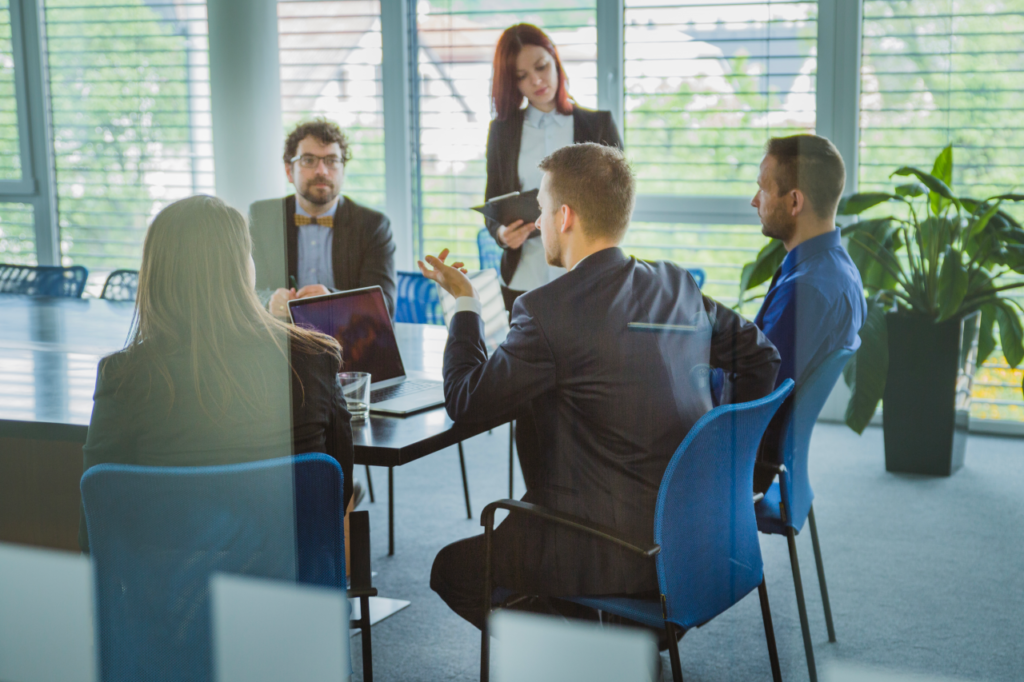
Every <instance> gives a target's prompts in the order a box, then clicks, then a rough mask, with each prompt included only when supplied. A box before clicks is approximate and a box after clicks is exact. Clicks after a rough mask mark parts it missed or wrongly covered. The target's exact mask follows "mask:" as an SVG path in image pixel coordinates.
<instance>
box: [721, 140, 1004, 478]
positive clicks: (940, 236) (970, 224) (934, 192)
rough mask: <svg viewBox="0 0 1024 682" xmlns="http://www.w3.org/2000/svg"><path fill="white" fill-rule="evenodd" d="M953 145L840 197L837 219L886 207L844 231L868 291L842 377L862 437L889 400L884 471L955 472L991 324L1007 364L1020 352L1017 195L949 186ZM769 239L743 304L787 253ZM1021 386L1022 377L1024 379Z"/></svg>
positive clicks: (747, 280)
mask: <svg viewBox="0 0 1024 682" xmlns="http://www.w3.org/2000/svg"><path fill="white" fill-rule="evenodd" d="M952 176H953V149H952V147H951V146H950V147H946V148H945V149H943V150H942V152H941V153H940V154H939V156H938V157H937V158H936V159H935V164H934V167H933V168H932V172H931V173H925V172H923V171H921V170H918V169H917V168H911V167H909V166H904V167H902V168H900V169H898V170H896V171H894V172H893V173H892V175H890V177H899V178H908V179H910V180H911V182H910V183H907V184H900V185H898V186H896V187H895V188H894V191H893V192H892V193H891V194H890V193H885V192H863V193H858V194H853V195H850V196H847V197H845V198H844V199H843V201H842V202H841V203H840V206H839V214H840V215H852V216H859V215H860V214H862V213H863V212H865V211H867V210H868V209H871V208H875V207H879V208H881V207H886V206H887V207H892V208H894V209H895V210H893V211H892V214H891V215H886V216H883V217H876V218H871V219H867V220H859V221H858V222H856V223H853V224H852V225H849V226H847V227H844V228H842V233H843V236H844V237H848V238H849V241H848V246H847V249H848V251H849V253H850V257H851V258H852V259H853V261H854V263H856V265H857V268H858V269H859V270H860V275H861V279H862V280H863V282H864V288H865V289H866V291H867V297H868V298H867V303H868V314H867V318H866V320H865V322H864V326H863V327H862V328H861V330H860V338H861V347H860V349H859V350H858V351H857V353H856V355H854V357H853V359H852V360H851V361H850V363H849V365H848V366H847V367H846V370H845V372H844V376H845V378H846V383H847V384H848V385H849V386H850V388H851V389H852V396H851V398H850V402H849V405H848V406H847V409H846V423H847V425H849V426H850V428H852V429H853V430H854V431H856V432H857V433H861V432H862V431H863V430H864V428H865V427H866V426H867V425H868V423H869V422H870V420H871V417H872V416H873V415H874V413H875V410H876V408H877V407H878V402H879V400H883V401H884V406H885V419H884V430H885V462H886V469H887V470H889V471H907V472H915V473H925V474H936V475H947V476H948V475H950V474H952V473H953V472H954V471H956V470H957V469H958V468H960V466H961V465H962V464H963V456H964V447H965V445H966V432H967V419H968V414H967V413H968V410H969V408H970V393H971V383H972V380H973V373H974V369H975V368H976V367H978V366H980V365H981V364H982V363H984V362H985V360H986V359H987V358H988V356H989V355H990V354H991V353H992V351H993V350H994V349H995V345H996V344H995V333H996V329H998V333H999V338H1000V341H1001V343H1002V348H1003V354H1004V355H1005V357H1006V360H1007V362H1008V363H1009V365H1010V366H1011V367H1014V368H1015V367H1017V365H1019V364H1020V363H1021V361H1022V360H1024V329H1022V324H1021V318H1020V313H1021V312H1022V311H1024V307H1022V306H1021V305H1020V303H1019V302H1017V301H1015V300H1014V299H1012V298H1008V297H1007V296H1006V293H1007V292H1009V291H1011V290H1013V289H1018V288H1021V287H1024V280H1021V279H1020V278H1018V277H1016V275H1024V228H1022V227H1021V225H1020V223H1018V222H1017V221H1016V220H1015V219H1014V218H1013V217H1012V216H1010V215H1009V214H1007V213H1006V212H1005V211H1003V210H1002V208H1001V207H1002V204H1003V203H1004V202H1018V201H1024V194H1003V195H999V196H993V197H989V198H987V199H983V200H977V199H972V198H967V197H957V196H956V195H954V194H953V190H952V189H951V185H952ZM785 255H786V253H785V249H784V248H783V246H782V244H781V242H778V241H772V242H771V243H769V244H768V245H767V246H765V247H764V248H763V249H762V250H761V251H760V253H758V255H757V258H756V259H755V260H754V261H753V262H751V263H748V264H747V265H745V266H744V268H743V274H742V277H741V282H740V301H741V302H743V301H744V298H743V294H744V293H745V292H746V291H748V290H749V289H751V288H753V287H756V286H758V285H759V284H761V283H763V282H765V281H767V280H768V279H770V278H771V276H772V275H773V273H774V272H775V270H776V269H777V268H778V266H779V265H780V264H781V263H782V259H783V258H784V257H785ZM1021 390H1022V392H1024V385H1022V386H1021Z"/></svg>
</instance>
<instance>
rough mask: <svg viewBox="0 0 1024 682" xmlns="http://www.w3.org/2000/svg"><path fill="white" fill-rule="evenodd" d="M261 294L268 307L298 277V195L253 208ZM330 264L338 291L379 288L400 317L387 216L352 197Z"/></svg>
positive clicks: (339, 220) (341, 210) (338, 219)
mask: <svg viewBox="0 0 1024 682" xmlns="http://www.w3.org/2000/svg"><path fill="white" fill-rule="evenodd" d="M249 232H250V233H251V234H252V258H253V261H254V262H255V263H256V291H258V292H259V293H260V298H261V299H262V300H263V302H264V304H266V302H267V300H269V298H270V294H271V293H273V291H274V290H275V289H279V288H285V289H287V288H288V287H289V286H290V284H289V276H294V277H296V278H297V277H298V270H299V230H298V228H297V227H296V226H295V195H294V194H292V195H289V196H287V197H285V198H284V199H267V200H265V201H257V202H256V203H254V204H253V205H252V206H250V207H249ZM332 241H333V246H332V249H331V261H332V266H333V269H334V286H333V287H331V288H333V289H335V290H337V291H345V290H347V289H359V288H361V287H371V286H379V287H380V288H381V289H383V290H384V300H385V301H386V302H387V305H388V310H389V311H390V312H391V316H392V317H394V315H395V294H396V291H397V286H398V285H397V280H396V275H395V241H394V239H392V237H391V221H389V220H388V218H387V216H385V215H384V214H383V213H379V212H377V211H374V210H373V209H370V208H366V207H365V206H360V205H359V204H357V203H356V202H354V201H352V199H350V198H349V197H345V200H344V201H342V202H341V205H340V206H339V207H338V210H337V212H336V213H335V214H334V238H333V240H332Z"/></svg>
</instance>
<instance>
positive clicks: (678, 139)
mask: <svg viewBox="0 0 1024 682" xmlns="http://www.w3.org/2000/svg"><path fill="white" fill-rule="evenodd" d="M624 20H625V31H624V36H625V64H624V79H623V84H624V88H625V111H626V114H625V133H626V151H627V154H628V155H629V157H630V159H631V161H632V162H633V165H634V168H635V170H636V173H637V181H638V191H639V193H640V194H641V195H673V196H686V197H700V198H702V199H703V201H702V204H703V205H704V206H705V207H706V208H707V209H709V211H710V212H711V213H714V212H715V211H716V210H721V209H725V205H726V204H727V203H728V211H729V213H730V216H729V217H728V218H726V217H725V216H723V219H722V220H720V221H719V222H722V223H726V224H718V225H716V224H709V223H707V222H705V223H704V224H683V223H686V222H687V220H688V218H690V220H691V221H692V217H690V216H688V214H689V213H690V211H689V210H688V208H686V207H677V208H676V210H675V215H674V217H669V218H665V220H667V222H634V223H633V225H632V226H631V227H630V231H629V233H628V234H627V238H626V244H625V246H626V248H627V250H628V251H629V252H630V253H632V254H634V255H636V256H638V257H641V258H668V259H671V260H673V261H676V262H678V263H679V264H681V265H684V266H686V267H691V268H694V267H696V268H702V269H704V270H705V273H706V275H707V280H706V283H705V286H704V291H705V292H706V293H708V294H709V295H711V296H713V297H715V298H717V299H719V300H721V301H722V302H724V303H729V304H732V303H735V302H736V294H737V291H738V288H739V279H740V273H741V271H742V268H743V264H744V263H746V262H749V261H750V260H752V259H753V258H754V256H755V255H756V254H757V252H758V250H759V249H760V248H761V247H762V246H763V245H764V243H765V239H764V237H762V236H761V233H760V229H759V223H758V219H757V214H756V212H755V210H754V209H753V208H750V209H749V212H747V211H746V209H745V202H746V200H747V199H748V198H750V197H753V195H754V191H755V190H756V187H757V184H756V183H757V172H758V165H759V164H760V163H761V158H762V155H763V151H762V150H763V148H764V143H765V142H766V141H767V140H768V138H769V137H773V136H781V135H793V134H797V133H803V132H814V128H815V111H816V106H815V86H816V76H817V71H816V69H817V59H816V56H815V55H816V49H815V45H816V42H817V2H814V1H801V0H797V1H794V2H763V1H762V2H712V1H709V0H703V1H701V0H688V1H684V2H679V1H678V0H676V1H675V2H671V3H664V2H658V1H657V0H653V1H652V0H626V2H625V11H624ZM715 197H727V198H728V199H727V200H726V201H715V200H714V199H713V198H715ZM650 199H651V198H650V197H648V198H645V197H643V196H641V198H640V200H639V202H638V208H643V207H644V206H645V200H646V202H647V203H648V204H649V202H650ZM723 212H724V211H723ZM737 212H738V213H739V216H738V217H737ZM669 213H672V211H669ZM638 214H639V215H640V217H641V218H642V217H643V211H638ZM744 218H745V220H744V221H743V222H744V223H745V224H741V225H734V224H728V223H729V222H731V221H735V220H742V219H744ZM755 293H756V292H755ZM745 312H747V313H750V311H745Z"/></svg>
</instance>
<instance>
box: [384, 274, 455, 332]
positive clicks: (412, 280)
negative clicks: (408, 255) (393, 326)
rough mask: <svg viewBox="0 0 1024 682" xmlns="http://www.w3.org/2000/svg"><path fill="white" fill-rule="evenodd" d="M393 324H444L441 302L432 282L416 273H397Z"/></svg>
mask: <svg viewBox="0 0 1024 682" xmlns="http://www.w3.org/2000/svg"><path fill="white" fill-rule="evenodd" d="M395 322H412V323H414V324H444V313H443V312H442V311H441V301H440V300H439V299H438V297H437V287H436V286H435V284H434V283H433V282H432V281H430V280H429V279H427V278H426V277H424V276H423V275H422V274H420V273H418V272H401V271H399V273H398V300H397V301H396V302H395Z"/></svg>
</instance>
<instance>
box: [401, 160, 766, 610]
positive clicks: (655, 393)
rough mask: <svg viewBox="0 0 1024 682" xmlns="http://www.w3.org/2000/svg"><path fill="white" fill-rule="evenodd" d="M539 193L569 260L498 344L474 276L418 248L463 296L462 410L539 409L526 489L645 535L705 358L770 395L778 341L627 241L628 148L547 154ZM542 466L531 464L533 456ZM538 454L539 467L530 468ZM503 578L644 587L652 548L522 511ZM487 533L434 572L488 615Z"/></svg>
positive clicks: (703, 385)
mask: <svg viewBox="0 0 1024 682" xmlns="http://www.w3.org/2000/svg"><path fill="white" fill-rule="evenodd" d="M540 167H541V169H542V170H543V171H545V173H544V177H543V180H542V182H541V187H540V195H539V198H538V203H539V204H540V207H541V217H540V219H539V224H540V231H541V236H542V239H543V243H544V249H545V253H546V256H547V259H548V262H549V263H551V264H553V265H561V266H563V267H565V268H566V269H567V270H568V272H567V273H566V274H565V275H563V276H562V277H560V278H559V279H557V280H555V281H553V282H551V283H549V284H547V285H544V286H542V287H539V288H537V289H535V290H533V291H530V292H528V293H526V294H523V295H522V296H521V297H520V298H519V299H517V301H516V303H515V305H514V307H513V311H512V326H511V330H510V332H509V335H508V338H507V339H506V340H505V342H504V343H503V344H502V345H501V346H500V347H499V348H498V349H497V350H496V351H495V353H494V355H493V356H491V357H490V358H488V357H487V351H486V349H485V346H484V340H483V324H482V322H481V319H480V316H479V314H477V312H476V311H477V310H478V308H479V303H478V302H477V301H476V298H475V294H474V292H473V287H472V285H471V284H470V282H469V280H468V278H466V277H465V276H464V274H463V272H462V271H461V264H460V263H455V264H453V266H451V267H450V266H448V265H446V264H445V263H444V259H445V258H446V257H447V251H443V252H442V253H441V254H440V256H439V257H436V258H435V257H433V256H428V257H427V258H426V261H427V264H429V265H430V266H431V267H429V268H428V267H427V265H425V264H423V263H420V269H421V270H422V271H423V272H424V274H425V275H426V276H428V277H430V278H432V279H434V280H435V281H437V282H439V283H440V284H441V286H442V287H444V288H445V289H446V290H447V291H448V292H449V293H451V294H452V295H453V296H455V297H456V299H457V302H456V310H457V312H456V314H455V316H454V319H453V320H452V323H451V328H450V330H449V335H448V343H447V346H446V347H445V355H444V384H445V406H446V408H447V410H448V413H449V415H451V417H452V418H453V419H454V420H456V421H458V422H474V421H482V420H486V419H488V418H491V419H493V418H494V417H495V416H498V415H499V414H504V413H508V412H509V411H517V410H520V409H529V410H531V411H532V413H533V417H534V419H535V421H536V438H537V441H538V443H539V445H540V452H541V453H543V455H544V456H543V457H542V458H538V459H536V460H528V461H527V462H524V465H526V464H529V466H528V467H527V466H524V471H523V475H524V478H525V479H526V487H527V491H526V495H525V496H524V497H523V500H525V501H527V502H533V503H536V504H539V505H542V506H544V507H547V508H550V509H554V510H557V511H561V512H566V513H569V514H574V515H576V516H579V517H582V518H584V519H586V520H588V521H591V522H594V523H597V524H604V525H606V526H610V527H613V528H617V529H619V530H621V531H623V532H625V533H627V534H629V535H630V536H632V537H634V538H636V539H637V541H647V542H650V541H651V539H652V537H653V532H654V530H653V529H654V508H655V502H656V499H657V494H658V487H659V485H660V483H661V478H662V475H663V474H664V472H665V468H666V467H667V465H668V462H669V459H670V458H671V456H672V454H673V452H674V451H675V450H676V448H677V447H678V446H679V444H680V443H681V442H682V440H683V438H684V437H685V436H686V434H687V432H688V431H689V430H690V428H691V427H692V426H693V424H694V423H695V422H696V421H697V420H698V419H699V418H700V417H701V416H702V415H703V414H704V413H706V412H707V411H708V410H709V409H711V395H710V391H709V388H708V385H707V373H708V367H709V365H710V366H717V367H722V368H725V369H726V370H727V371H729V372H731V373H733V374H734V375H735V376H736V384H735V391H736V397H737V399H738V400H753V399H756V398H760V397H763V396H765V395H767V394H768V393H769V392H770V391H771V390H772V387H773V386H774V382H775V374H776V372H777V371H778V367H779V355H778V353H777V352H776V350H775V348H774V347H773V346H772V345H771V343H769V342H768V340H767V339H766V338H765V337H764V335H763V334H762V333H761V332H760V331H759V330H758V329H757V327H755V326H754V325H753V324H751V323H750V322H748V321H747V320H744V319H743V318H741V317H740V316H739V315H737V314H736V313H734V312H733V311H732V310H730V309H729V308H727V307H724V306H721V305H719V304H718V303H716V302H715V301H713V300H711V299H709V298H707V297H706V296H702V295H701V292H700V290H699V289H698V287H697V284H696V283H695V282H694V280H693V278H692V277H691V276H690V275H689V273H687V272H686V270H684V269H682V268H679V267H677V266H675V265H673V264H671V263H663V262H659V263H647V262H644V261H639V260H637V259H635V258H631V257H628V256H626V255H625V254H624V253H623V252H622V250H621V249H619V248H618V244H619V243H620V242H621V241H622V239H623V237H624V235H625V233H626V228H627V226H628V223H629V218H630V215H631V213H632V210H633V204H634V194H635V182H634V177H633V174H632V171H631V169H630V167H629V165H628V164H627V162H626V160H625V159H624V157H623V156H622V153H621V152H619V151H618V150H616V149H613V148H610V147H604V146H601V145H598V144H593V143H587V144H578V145H572V146H569V147H563V148H562V149H559V150H558V151H556V152H554V153H553V154H551V155H550V156H548V157H547V158H546V159H544V160H543V161H542V162H541V164H540ZM534 468H535V469H536V470H532V469H534ZM526 469H531V470H526ZM494 557H495V562H494V576H495V584H496V585H498V586H501V587H505V588H508V589H511V590H513V591H514V592H517V593H521V594H528V595H546V596H550V597H557V596H558V595H563V596H565V595H609V594H650V593H656V591H657V589H658V582H657V575H656V573H655V568H654V564H653V562H650V561H645V560H643V559H641V558H637V557H633V556H631V555H628V554H627V553H626V552H625V551H622V550H619V549H618V548H617V547H615V546H612V545H611V544H609V543H602V542H601V541H600V540H596V539H593V538H591V537H590V536H587V535H583V534H580V533H577V532H574V531H572V530H569V529H566V528H565V527H563V526H556V525H546V524H544V523H543V522H538V521H537V520H536V519H533V518H532V517H525V516H517V515H513V516H511V517H509V518H508V519H506V520H505V521H504V522H503V523H502V524H501V525H500V526H499V527H498V528H497V529H496V530H495V533H494ZM483 580H484V538H483V536H482V535H479V536H476V537H472V538H468V539H466V540H462V541H459V542H456V543H454V544H452V545H449V546H447V547H445V548H444V549H443V550H441V552H440V553H439V554H438V556H437V558H436V559H435V561H434V566H433V571H432V574H431V582H430V584H431V587H432V588H433V589H434V590H435V591H436V592H437V593H438V594H439V595H440V596H441V598H442V599H443V600H444V601H445V602H446V603H447V604H448V605H449V606H450V607H451V608H452V609H453V610H454V611H456V612H457V613H458V614H459V615H461V616H462V617H463V618H465V619H466V620H468V621H469V622H471V623H473V624H474V625H476V626H477V627H480V626H482V625H483V623H484V618H485V613H484V610H483V608H482V604H481V601H482V594H481V593H482V592H483Z"/></svg>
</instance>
